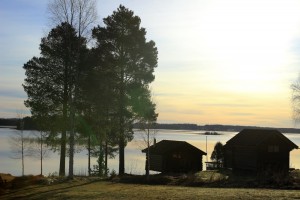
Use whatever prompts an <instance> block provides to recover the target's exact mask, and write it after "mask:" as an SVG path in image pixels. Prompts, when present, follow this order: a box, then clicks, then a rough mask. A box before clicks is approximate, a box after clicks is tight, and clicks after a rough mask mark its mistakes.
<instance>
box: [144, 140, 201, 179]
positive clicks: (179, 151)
mask: <svg viewBox="0 0 300 200" xmlns="http://www.w3.org/2000/svg"><path fill="white" fill-rule="evenodd" d="M147 151H148V148H146V149H144V150H142V152H143V153H146V155H147ZM149 151H150V156H149V157H150V170H153V171H158V172H163V173H167V172H176V173H177V172H190V171H194V172H195V171H202V156H203V155H206V153H205V152H203V151H201V150H200V149H198V148H196V147H194V146H193V145H191V144H189V143H187V142H184V141H173V140H162V141H160V142H158V143H156V144H154V145H152V146H150V147H149ZM146 159H147V156H146ZM146 168H147V162H146Z"/></svg>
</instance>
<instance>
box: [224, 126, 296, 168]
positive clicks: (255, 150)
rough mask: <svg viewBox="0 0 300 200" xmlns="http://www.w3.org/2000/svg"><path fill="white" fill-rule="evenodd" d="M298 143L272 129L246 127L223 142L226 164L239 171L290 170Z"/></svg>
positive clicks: (227, 166)
mask: <svg viewBox="0 0 300 200" xmlns="http://www.w3.org/2000/svg"><path fill="white" fill-rule="evenodd" d="M297 148H298V146H297V145H296V144H294V143H293V142H292V141H290V140H289V139H288V138H287V137H285V136H284V135H283V134H282V133H280V132H279V131H277V130H273V129H244V130H242V131H241V132H239V133H238V134H237V135H235V136H234V137H233V138H231V139H230V140H229V141H227V143H226V144H225V145H224V150H225V163H224V164H225V167H226V168H232V169H233V170H238V171H253V172H259V171H265V170H272V171H280V172H288V170H289V164H290V151H292V150H293V149H297Z"/></svg>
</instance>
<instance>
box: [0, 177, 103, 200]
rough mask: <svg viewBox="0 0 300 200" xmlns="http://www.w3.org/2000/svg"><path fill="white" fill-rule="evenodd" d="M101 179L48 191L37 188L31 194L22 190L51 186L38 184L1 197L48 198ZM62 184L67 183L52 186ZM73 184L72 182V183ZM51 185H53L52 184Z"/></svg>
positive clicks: (0, 197)
mask: <svg viewBox="0 0 300 200" xmlns="http://www.w3.org/2000/svg"><path fill="white" fill-rule="evenodd" d="M99 181H101V180H93V181H89V182H86V183H80V184H76V183H74V185H71V186H64V187H59V188H55V189H50V190H46V191H39V190H36V191H34V192H33V193H29V194H22V192H25V191H28V190H32V189H33V190H35V189H40V188H41V189H44V188H45V187H49V186H36V187H30V188H24V189H19V190H17V191H13V192H9V193H7V194H4V195H3V196H0V199H47V198H49V197H51V196H52V195H54V194H55V195H57V194H59V193H62V192H66V190H67V189H71V188H76V187H82V186H86V185H89V184H92V183H95V182H99ZM61 184H66V182H65V183H59V184H55V185H52V186H54V187H55V186H59V185H61ZM70 184H72V183H70ZM50 187H51V186H50ZM62 199H67V198H66V197H62Z"/></svg>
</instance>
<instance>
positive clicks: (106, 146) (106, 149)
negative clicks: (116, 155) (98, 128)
mask: <svg viewBox="0 0 300 200" xmlns="http://www.w3.org/2000/svg"><path fill="white" fill-rule="evenodd" d="M107 157H108V144H107V139H106V141H105V161H104V162H105V176H107V172H108V168H107Z"/></svg>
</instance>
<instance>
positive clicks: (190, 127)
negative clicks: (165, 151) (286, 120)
mask: <svg viewBox="0 0 300 200" xmlns="http://www.w3.org/2000/svg"><path fill="white" fill-rule="evenodd" d="M138 127H139V125H138V124H135V128H138ZM155 128H156V129H173V130H202V131H230V132H240V131H241V130H243V129H247V128H268V129H270V128H271V129H277V130H279V131H280V132H282V133H300V129H295V128H272V127H259V126H238V125H219V124H215V125H203V126H201V125H197V124H156V126H155Z"/></svg>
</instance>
